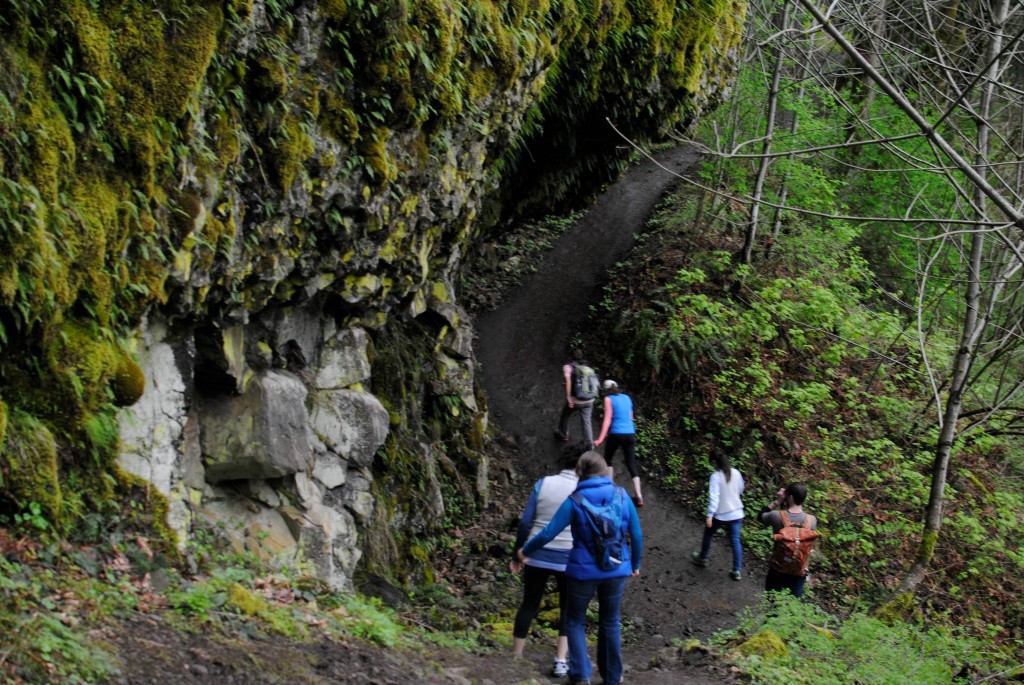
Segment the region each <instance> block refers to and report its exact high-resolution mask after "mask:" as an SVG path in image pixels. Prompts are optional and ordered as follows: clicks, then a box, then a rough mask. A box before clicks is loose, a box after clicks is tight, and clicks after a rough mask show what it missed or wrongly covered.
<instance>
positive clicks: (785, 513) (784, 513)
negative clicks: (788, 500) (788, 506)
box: [779, 509, 790, 528]
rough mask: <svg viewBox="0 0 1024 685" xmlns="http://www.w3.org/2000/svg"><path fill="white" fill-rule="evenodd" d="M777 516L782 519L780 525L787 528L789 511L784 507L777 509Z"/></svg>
mask: <svg viewBox="0 0 1024 685" xmlns="http://www.w3.org/2000/svg"><path fill="white" fill-rule="evenodd" d="M779 518H780V519H782V527H783V528H789V525H790V524H789V512H788V511H786V510H785V509H779Z"/></svg>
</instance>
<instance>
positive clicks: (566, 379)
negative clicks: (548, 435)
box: [555, 348, 601, 448]
mask: <svg viewBox="0 0 1024 685" xmlns="http://www.w3.org/2000/svg"><path fill="white" fill-rule="evenodd" d="M562 386H563V388H564V390H565V404H564V405H562V413H561V415H560V416H559V418H558V428H556V429H555V439H556V440H561V441H562V442H569V419H570V418H571V417H572V415H573V414H577V413H578V414H579V415H580V420H581V421H582V422H583V439H584V441H586V443H587V447H589V448H593V446H594V426H593V421H592V417H593V414H594V399H595V398H597V396H598V395H599V394H600V393H601V381H600V379H598V377H597V373H595V372H594V369H593V368H591V366H590V365H589V364H587V360H586V359H584V358H583V350H581V349H579V348H576V349H574V350H573V351H572V359H570V360H569V361H568V362H566V363H565V364H563V365H562Z"/></svg>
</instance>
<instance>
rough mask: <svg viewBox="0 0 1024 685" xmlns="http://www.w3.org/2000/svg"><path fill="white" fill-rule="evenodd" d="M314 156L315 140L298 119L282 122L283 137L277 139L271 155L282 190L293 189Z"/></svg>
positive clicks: (290, 117)
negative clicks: (307, 162)
mask: <svg viewBox="0 0 1024 685" xmlns="http://www.w3.org/2000/svg"><path fill="white" fill-rule="evenodd" d="M312 154H313V140H312V139H311V138H310V137H309V136H308V135H306V132H305V130H304V129H303V127H302V126H301V125H300V122H299V120H298V119H297V118H296V117H293V116H291V115H288V116H286V117H285V118H284V119H283V120H282V121H281V135H280V136H279V137H278V138H277V139H275V141H274V148H273V152H272V154H271V159H272V161H273V167H272V169H273V171H274V177H275V179H276V180H277V183H278V186H279V187H280V188H281V189H282V190H284V191H286V192H287V191H288V190H290V189H291V187H292V185H293V184H294V183H295V180H296V178H297V177H298V176H299V174H300V173H302V170H303V167H304V165H305V163H306V160H308V159H309V158H310V156H311V155H312Z"/></svg>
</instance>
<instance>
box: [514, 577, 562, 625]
mask: <svg viewBox="0 0 1024 685" xmlns="http://www.w3.org/2000/svg"><path fill="white" fill-rule="evenodd" d="M548 578H554V579H555V587H556V588H557V589H558V610H559V619H558V634H559V635H565V573H564V572H562V571H553V570H551V569H549V568H537V567H536V566H530V565H529V564H527V565H526V567H524V568H523V601H522V603H520V605H519V611H518V612H516V622H515V624H514V625H513V626H512V636H513V637H518V638H525V637H526V636H527V635H529V633H530V624H532V623H533V619H535V618H537V612H538V611H539V610H540V602H541V600H542V599H543V598H544V593H545V592H546V591H547V586H548Z"/></svg>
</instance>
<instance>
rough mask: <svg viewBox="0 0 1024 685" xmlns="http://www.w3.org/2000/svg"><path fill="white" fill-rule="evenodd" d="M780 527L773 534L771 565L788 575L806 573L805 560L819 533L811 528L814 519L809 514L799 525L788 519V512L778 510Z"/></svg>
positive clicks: (808, 558)
mask: <svg viewBox="0 0 1024 685" xmlns="http://www.w3.org/2000/svg"><path fill="white" fill-rule="evenodd" d="M779 517H781V518H782V529H781V530H780V531H779V532H778V533H776V534H775V549H774V550H773V551H772V561H771V567H772V568H773V569H775V570H776V571H778V572H779V573H785V574H786V575H789V576H803V575H807V562H808V561H810V558H811V550H812V549H814V541H815V540H817V539H818V538H819V537H821V535H819V534H818V532H817V531H814V530H811V524H813V523H814V521H815V519H814V517H813V516H811V515H810V514H807V518H805V519H804V522H803V523H802V524H800V525H797V524H795V523H793V522H792V521H790V520H789V513H788V512H785V511H780V512H779Z"/></svg>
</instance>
